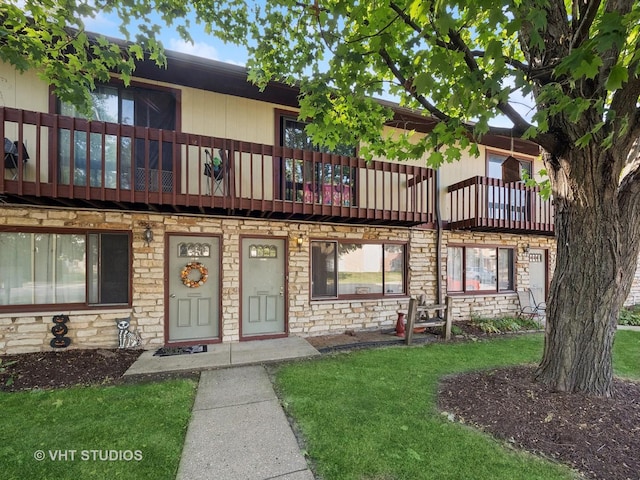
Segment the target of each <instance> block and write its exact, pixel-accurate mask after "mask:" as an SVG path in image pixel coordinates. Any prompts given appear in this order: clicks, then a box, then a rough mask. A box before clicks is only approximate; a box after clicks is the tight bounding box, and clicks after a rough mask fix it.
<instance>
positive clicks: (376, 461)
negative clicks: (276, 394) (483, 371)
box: [277, 331, 640, 480]
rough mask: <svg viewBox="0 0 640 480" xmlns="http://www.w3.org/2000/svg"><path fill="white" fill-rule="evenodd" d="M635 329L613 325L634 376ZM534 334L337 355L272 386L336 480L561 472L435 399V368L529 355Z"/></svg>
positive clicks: (620, 355)
mask: <svg viewBox="0 0 640 480" xmlns="http://www.w3.org/2000/svg"><path fill="white" fill-rule="evenodd" d="M639 342H640V333H637V332H627V331H624V332H619V333H618V336H617V339H616V348H615V364H616V372H617V373H619V374H623V375H625V376H628V377H634V378H639V377H640V366H639V363H640V362H638V346H639ZM542 343H543V340H542V335H527V336H519V337H513V338H509V339H499V340H494V341H486V342H476V343H458V344H432V345H427V346H421V347H412V348H406V347H399V348H386V349H378V350H369V351H360V352H355V353H351V354H346V355H345V354H342V355H337V356H335V357H330V358H325V359H321V360H316V361H306V362H300V363H295V364H290V365H287V366H285V367H283V368H282V369H280V370H279V372H278V375H277V383H278V390H279V391H280V394H281V397H282V399H283V402H284V404H285V406H286V408H287V409H288V410H289V412H290V413H291V414H292V415H293V417H294V418H295V419H296V421H297V422H298V424H299V426H300V428H301V429H302V431H303V433H304V435H305V438H306V440H307V448H308V454H309V456H310V458H311V459H312V461H313V462H314V463H315V466H316V469H317V472H318V473H319V474H320V475H322V477H323V478H325V479H327V480H336V479H354V480H355V479H358V480H360V479H449V478H450V479H461V478H469V479H516V478H517V479H567V478H573V477H572V473H571V472H570V471H569V470H568V469H567V468H565V467H562V466H559V465H557V464H553V463H551V462H548V461H545V460H541V459H539V458H537V457H533V456H532V455H528V454H525V453H520V452H515V451H513V450H511V449H508V448H505V447H504V446H503V445H502V444H501V443H500V442H497V441H494V440H493V439H491V438H490V437H489V436H487V435H484V434H481V433H479V432H477V431H475V430H473V429H470V428H468V427H466V426H464V425H459V424H456V423H451V422H449V421H447V419H446V418H444V417H443V416H442V415H441V414H439V413H438V412H437V408H436V403H435V402H436V395H435V393H436V389H437V382H438V379H439V378H440V377H442V376H443V375H447V374H451V373H456V372H462V371H467V370H473V369H479V368H489V367H497V366H503V365H513V364H523V363H535V362H537V361H538V360H539V359H540V357H541V353H542Z"/></svg>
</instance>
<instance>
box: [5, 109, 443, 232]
mask: <svg viewBox="0 0 640 480" xmlns="http://www.w3.org/2000/svg"><path fill="white" fill-rule="evenodd" d="M0 137H2V138H6V139H8V142H5V169H4V175H0V195H2V196H3V197H4V198H5V199H6V200H7V201H10V202H17V203H25V204H47V205H65V206H71V207H74V206H91V207H93V208H117V209H121V210H128V209H141V208H142V209H148V210H154V211H168V212H197V213H210V214H224V215H241V216H255V217H261V218H263V217H273V218H289V219H305V220H316V221H329V222H338V221H339V222H345V221H347V222H358V223H372V224H389V225H417V224H429V223H432V222H433V220H434V216H433V212H434V206H435V195H436V192H435V189H434V172H433V171H432V170H431V169H428V168H424V167H418V166H413V165H407V164H398V163H389V162H379V161H373V162H369V163H367V162H365V161H363V160H361V159H358V158H352V157H344V156H339V155H331V154H325V153H319V152H311V151H303V150H295V149H290V148H283V147H278V146H272V145H261V144H255V143H248V142H242V141H238V140H230V139H225V138H215V137H209V136H204V135H195V134H190V133H183V132H176V131H167V130H157V129H151V128H144V127H136V126H131V125H120V124H115V123H106V122H98V121H87V120H83V119H79V118H72V117H64V116H61V115H53V114H46V113H39V112H32V111H26V110H19V109H13V108H8V107H0ZM20 145H23V146H24V148H22V149H20V148H18V146H20Z"/></svg>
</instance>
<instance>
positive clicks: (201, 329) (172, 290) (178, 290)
mask: <svg viewBox="0 0 640 480" xmlns="http://www.w3.org/2000/svg"><path fill="white" fill-rule="evenodd" d="M168 248H169V251H168V252H167V258H168V259H169V265H168V274H169V285H168V286H169V292H168V293H169V295H168V296H169V298H168V305H169V319H168V326H169V328H168V338H167V340H168V342H169V343H182V342H184V343H186V342H196V341H206V340H216V339H219V337H220V275H219V273H220V272H219V269H220V239H219V238H218V237H202V236H188V235H172V236H170V237H169V243H168Z"/></svg>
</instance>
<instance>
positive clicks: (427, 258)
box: [0, 206, 436, 354]
mask: <svg viewBox="0 0 640 480" xmlns="http://www.w3.org/2000/svg"><path fill="white" fill-rule="evenodd" d="M147 224H148V225H150V226H151V228H152V230H153V234H154V241H153V242H152V243H151V245H149V246H147V245H146V244H145V243H144V241H143V239H142V233H143V231H144V229H145V227H146V225H147ZM0 226H1V227H19V226H23V227H41V228H59V229H61V230H63V229H65V228H70V229H71V228H81V229H95V230H102V229H104V230H125V231H126V230H129V231H132V232H133V244H132V249H133V268H132V271H133V280H132V306H131V307H130V308H118V309H106V308H104V309H100V308H95V309H90V310H83V311H75V310H72V311H65V310H64V309H59V310H54V311H46V312H43V311H38V312H37V313H1V314H0V353H5V354H12V353H23V352H30V351H47V350H51V347H50V346H49V341H50V340H51V338H52V335H51V331H50V329H51V326H52V325H53V323H52V322H51V320H52V317H53V316H54V315H58V314H66V315H69V323H68V324H67V325H68V327H69V333H68V335H67V336H68V337H70V338H71V340H72V344H71V347H70V348H115V347H117V344H118V341H117V329H116V327H115V320H116V319H117V318H122V317H127V316H131V318H132V328H135V329H137V330H138V331H139V332H140V334H141V336H142V338H143V341H144V346H145V348H148V349H151V348H157V347H159V346H162V345H163V344H164V321H165V305H164V298H165V292H164V265H165V263H164V262H165V244H164V239H165V235H166V234H171V233H176V234H211V235H220V236H221V237H222V251H221V254H222V282H221V291H222V311H221V314H222V330H221V331H222V341H223V342H235V341H238V340H239V335H240V325H239V313H240V308H239V305H240V251H239V245H240V241H239V239H240V236H241V235H257V236H275V237H283V238H288V239H289V244H288V246H289V259H288V262H289V263H288V269H289V281H288V294H289V302H288V308H289V318H288V321H289V333H290V334H291V335H301V336H310V335H320V334H326V333H342V332H344V331H345V330H347V329H373V328H380V327H384V326H394V325H395V322H396V319H397V310H398V309H399V308H406V307H407V305H408V299H407V298H406V297H404V298H390V299H376V300H362V301H349V300H346V301H337V300H329V301H315V300H314V301H311V300H310V292H309V284H310V279H309V265H310V260H309V248H310V239H328V240H345V239H353V240H362V239H364V240H366V239H371V240H376V241H378V240H394V241H409V240H410V239H411V242H412V248H410V252H409V256H410V265H411V267H410V274H409V282H410V290H411V292H413V291H427V292H429V291H431V293H432V294H433V291H435V280H436V276H435V275H436V274H435V268H434V265H432V263H433V262H432V260H431V259H432V258H434V257H435V234H434V232H433V231H428V230H413V231H412V230H410V229H407V228H387V227H373V226H349V225H329V224H313V223H295V222H284V221H268V220H254V219H241V218H220V217H205V216H187V215H163V214H149V213H135V212H114V211H108V212H105V211H94V210H71V209H58V208H32V207H11V206H6V207H5V208H3V215H2V216H1V217H0ZM298 236H302V238H303V239H304V243H303V246H302V248H301V249H298V247H297V246H296V245H295V238H296V237H298Z"/></svg>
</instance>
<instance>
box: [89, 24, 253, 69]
mask: <svg viewBox="0 0 640 480" xmlns="http://www.w3.org/2000/svg"><path fill="white" fill-rule="evenodd" d="M190 20H191V23H192V28H191V29H190V32H191V36H192V38H193V40H194V43H193V44H190V43H188V42H185V41H184V40H182V38H180V35H179V34H178V32H176V30H175V28H172V27H169V26H164V27H163V28H162V33H161V34H160V36H159V39H160V40H161V41H162V44H163V45H164V48H165V49H167V50H173V51H176V52H182V53H188V54H190V55H196V56H198V57H204V58H210V59H213V60H220V61H222V62H226V63H233V64H236V65H245V64H246V62H247V50H246V49H245V48H244V47H241V46H238V45H232V44H225V43H224V42H222V41H221V40H219V39H218V38H216V37H214V36H213V35H208V34H206V33H205V32H204V29H203V28H202V26H201V25H197V24H196V22H195V18H194V17H192V18H191V19H190ZM84 23H85V28H86V30H87V31H89V32H94V33H101V34H103V35H107V36H111V37H117V38H120V37H121V35H120V32H119V30H118V28H119V26H120V21H119V19H118V18H117V17H116V16H114V15H99V16H97V17H96V18H85V19H84ZM158 24H159V25H163V24H162V21H161V20H160V19H158Z"/></svg>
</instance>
